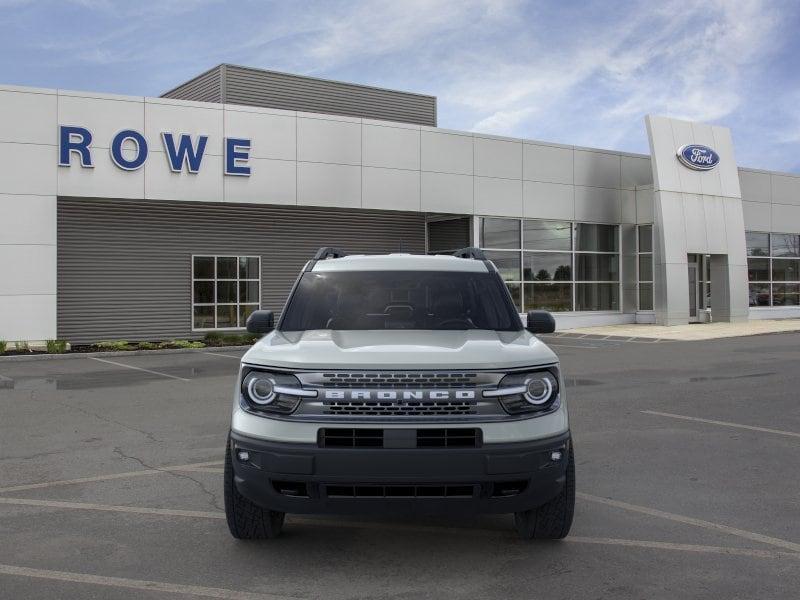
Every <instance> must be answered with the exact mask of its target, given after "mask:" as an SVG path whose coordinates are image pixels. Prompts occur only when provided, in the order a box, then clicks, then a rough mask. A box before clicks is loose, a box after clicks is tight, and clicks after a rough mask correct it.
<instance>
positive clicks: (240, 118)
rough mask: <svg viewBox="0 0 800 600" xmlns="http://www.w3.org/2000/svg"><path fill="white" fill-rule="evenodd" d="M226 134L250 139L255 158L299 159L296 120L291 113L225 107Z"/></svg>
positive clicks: (252, 154)
mask: <svg viewBox="0 0 800 600" xmlns="http://www.w3.org/2000/svg"><path fill="white" fill-rule="evenodd" d="M224 124H225V137H232V138H245V139H249V140H251V148H250V156H251V157H252V158H275V159H283V160H292V161H293V160H295V159H296V158H297V121H296V118H295V117H294V116H292V115H287V114H274V113H271V112H250V111H239V110H233V109H230V108H227V107H226V109H225V114H224Z"/></svg>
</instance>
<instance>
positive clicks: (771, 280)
mask: <svg viewBox="0 0 800 600" xmlns="http://www.w3.org/2000/svg"><path fill="white" fill-rule="evenodd" d="M748 233H753V234H762V235H766V236H767V248H768V250H769V252H768V254H767V255H762V254H750V252H749V249H748V250H747V298H748V302H747V303H748V306H749V308H751V309H758V310H770V309H774V308H787V307H789V308H792V307H794V308H796V309H800V298H798V301H799V302H798V304H775V288H776V287H777V286H787V285H800V257H798V256H776V255H775V254H774V249H773V236H778V235H783V236H786V235H791V236H797V235H800V234H796V233H789V232H783V231H757V230H747V231H745V235H746V234H748ZM758 259H762V260H766V261H767V275H768V277H767V279H765V280H758V279H753V280H751V279H750V261H751V260H758ZM776 260H777V261H794V263H795V264H796V265H797V267H798V270H797V273H798V275H797V277H796V279H787V280H781V279H775V274H774V272H773V266H774V265H773V261H776ZM753 286H766V287H767V289H768V290H769V302H768V303H767V304H766V305H760V304H750V297H751V296H750V290H751V288H752V287H753ZM792 295H794V293H792Z"/></svg>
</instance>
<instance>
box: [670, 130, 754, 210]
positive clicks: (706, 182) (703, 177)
mask: <svg viewBox="0 0 800 600" xmlns="http://www.w3.org/2000/svg"><path fill="white" fill-rule="evenodd" d="M691 128H692V138H691V139H692V142H693V143H695V144H703V145H704V146H708V147H710V148H713V149H714V150H716V151H717V154H719V157H720V162H719V165H717V168H716V169H711V170H710V171H699V172H698V174H699V176H700V188H701V190H702V192H703V194H706V195H707V196H722V195H723V190H722V181H721V173H722V170H723V168H724V167H725V166H726V165H727V166H728V167H731V166H732V167H733V179H734V180H735V183H736V187H737V193H736V196H737V197H741V193H739V192H738V186H739V174H738V172H737V170H736V163H735V162H734V161H733V160H732V159H733V149H732V148H731V149H730V151H729V150H728V148H723V147H722V145H721V144H723V138H724V134H723V133H722V131H721V130H720V134H719V136H718V137H719V138H720V143H719V144H718V143H717V141H716V139H715V136H714V130H713V128H712V127H711V125H707V124H706V123H692V124H691ZM676 151H677V148H676ZM684 170H689V169H684Z"/></svg>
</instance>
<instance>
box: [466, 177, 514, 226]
mask: <svg viewBox="0 0 800 600" xmlns="http://www.w3.org/2000/svg"><path fill="white" fill-rule="evenodd" d="M475 214H477V215H503V216H513V217H521V216H522V181H520V180H514V179H495V178H493V177H475Z"/></svg>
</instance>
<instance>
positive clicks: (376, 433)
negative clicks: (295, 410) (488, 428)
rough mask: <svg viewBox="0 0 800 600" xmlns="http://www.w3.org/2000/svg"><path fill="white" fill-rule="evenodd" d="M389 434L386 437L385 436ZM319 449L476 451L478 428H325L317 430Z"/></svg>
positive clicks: (479, 441)
mask: <svg viewBox="0 0 800 600" xmlns="http://www.w3.org/2000/svg"><path fill="white" fill-rule="evenodd" d="M386 432H388V433H386ZM319 446H320V447H321V448H393V449H410V448H479V447H480V446H481V430H480V429H478V428H449V429H388V430H384V429H359V428H344V427H342V428H337V427H325V428H322V429H320V430H319Z"/></svg>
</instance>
